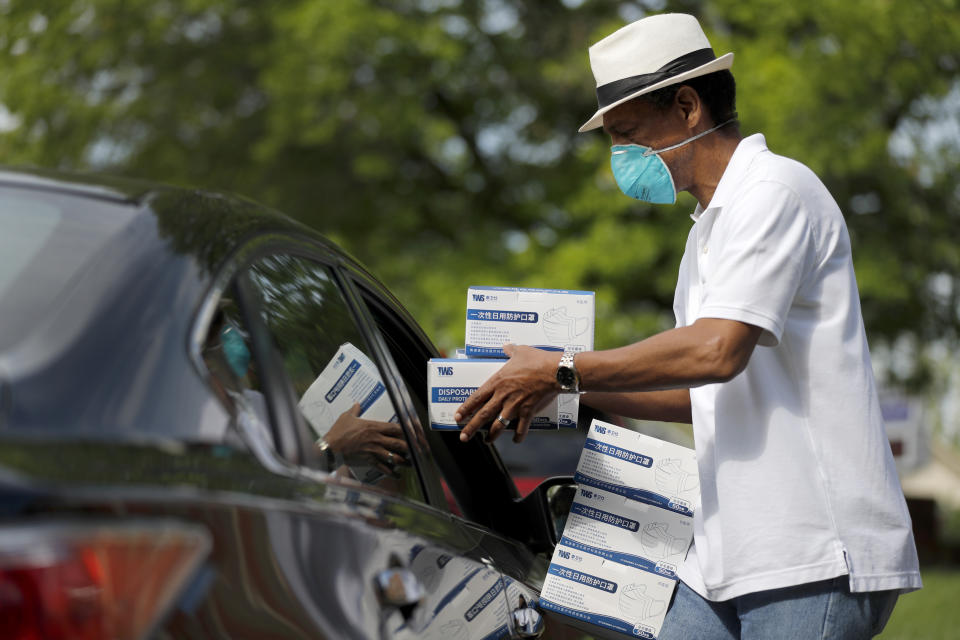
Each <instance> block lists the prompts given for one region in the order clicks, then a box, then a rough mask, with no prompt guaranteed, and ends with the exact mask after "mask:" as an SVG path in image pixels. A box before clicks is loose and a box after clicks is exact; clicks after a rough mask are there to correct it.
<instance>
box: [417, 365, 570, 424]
mask: <svg viewBox="0 0 960 640" xmlns="http://www.w3.org/2000/svg"><path fill="white" fill-rule="evenodd" d="M506 362H507V361H506V360H494V359H491V358H469V359H461V358H433V359H431V360H430V361H429V362H428V363H427V386H428V388H429V391H428V393H429V397H428V398H427V400H428V404H429V407H430V427H431V428H433V429H438V430H446V431H451V430H459V429H460V428H461V427H462V426H464V425H465V424H466V423H467V421H468V419H467V420H464V421H463V422H462V423H460V424H457V422H456V421H455V420H454V418H453V416H454V414H455V413H456V411H457V409H459V408H460V405H462V404H463V403H464V401H466V399H467V398H469V397H470V395H471V394H472V393H473V392H474V391H476V390H477V389H478V388H480V385H482V384H483V383H484V382H486V380H487V378H489V377H490V376H492V375H493V374H494V373H496V371H497V370H498V369H500V367H502V366H503V365H504V364H505V363H506ZM578 398H579V397H578V396H576V394H561V395H559V396H558V397H557V400H556V401H553V402H551V403H550V404H548V405H547V406H546V407H544V408H543V409H542V410H541V411H540V413H539V414H538V415H536V416H534V418H533V420H531V422H530V428H531V429H557V428H558V427H568V428H576V426H577V413H578V412H579V402H578ZM561 409H562V412H561Z"/></svg>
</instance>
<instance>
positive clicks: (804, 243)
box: [698, 181, 816, 346]
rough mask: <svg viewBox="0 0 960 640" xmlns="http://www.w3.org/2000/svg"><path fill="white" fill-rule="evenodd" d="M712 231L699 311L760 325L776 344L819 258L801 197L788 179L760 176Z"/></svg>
mask: <svg viewBox="0 0 960 640" xmlns="http://www.w3.org/2000/svg"><path fill="white" fill-rule="evenodd" d="M711 236H712V237H711V239H710V247H709V249H710V251H711V255H710V268H709V270H708V272H709V276H708V281H707V283H706V291H705V295H704V298H703V303H702V304H701V306H700V312H699V314H698V316H699V317H701V318H724V319H727V320H738V321H740V322H745V323H747V324H752V325H754V326H758V327H760V328H761V329H763V334H761V336H760V341H759V344H761V345H763V346H776V345H777V344H779V343H780V338H781V336H782V334H783V329H784V326H785V325H786V321H787V315H788V313H789V312H790V308H791V306H792V305H793V302H794V299H795V298H796V295H797V292H798V291H799V289H800V287H801V285H802V284H803V281H804V278H806V277H807V274H808V273H809V272H810V270H811V268H812V266H813V265H814V264H815V263H816V243H815V240H814V234H813V231H812V228H811V223H810V219H809V216H808V215H807V212H806V211H805V209H804V207H803V206H802V204H801V201H800V199H799V197H798V196H797V195H796V193H794V192H793V190H791V189H790V188H789V187H787V186H786V185H784V184H781V183H778V182H772V181H770V182H759V183H757V184H756V185H754V186H753V187H751V188H750V189H748V190H747V191H746V192H745V193H743V194H741V195H740V197H738V198H737V202H735V203H732V204H731V205H730V206H728V207H726V208H725V209H724V210H723V211H722V212H721V214H720V217H719V218H718V220H717V223H716V225H715V226H714V229H713V233H712V234H711Z"/></svg>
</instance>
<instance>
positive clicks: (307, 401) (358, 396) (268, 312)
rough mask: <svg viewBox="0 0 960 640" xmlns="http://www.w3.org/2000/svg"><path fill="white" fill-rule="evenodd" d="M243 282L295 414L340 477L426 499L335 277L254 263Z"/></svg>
mask: <svg viewBox="0 0 960 640" xmlns="http://www.w3.org/2000/svg"><path fill="white" fill-rule="evenodd" d="M246 276H248V277H249V280H250V282H251V283H252V284H253V288H254V289H255V290H256V292H257V293H258V294H259V297H260V300H259V307H260V315H261V318H262V320H263V323H264V324H265V325H266V328H267V330H268V333H269V335H270V338H271V339H272V346H273V348H274V349H275V350H276V353H277V354H278V355H279V361H280V362H281V364H282V367H283V369H284V372H285V374H286V376H287V378H288V379H289V383H290V385H291V386H292V391H293V394H292V395H293V397H294V398H296V400H297V411H299V413H300V415H302V417H303V418H304V422H305V424H307V425H309V428H310V429H311V430H312V434H311V440H312V439H315V438H320V437H322V438H324V439H325V441H326V442H327V443H329V445H330V449H331V450H332V453H333V456H332V457H333V459H334V464H333V466H334V467H335V468H336V471H335V472H336V473H337V474H340V475H347V476H350V477H352V478H354V479H356V480H359V481H361V482H363V483H365V484H370V485H375V486H377V487H380V488H381V489H384V490H387V491H389V492H391V493H395V494H399V495H404V496H406V497H409V498H412V499H417V500H422V499H423V496H422V491H421V487H420V481H419V477H418V476H417V473H416V471H415V469H414V468H413V467H412V466H411V465H410V464H409V461H407V457H408V456H409V444H408V442H407V438H406V434H405V432H404V430H403V428H402V426H401V425H400V424H399V419H398V415H397V410H396V408H395V407H394V404H393V400H392V399H391V397H390V394H389V393H388V392H387V389H386V385H385V384H384V380H383V373H382V371H381V369H380V367H379V366H378V365H377V363H376V362H375V361H374V359H373V353H372V351H371V349H370V347H369V345H368V344H367V341H366V339H365V338H364V337H363V333H362V331H361V330H360V328H359V327H358V325H357V322H356V319H355V317H354V314H353V313H352V312H351V310H350V308H349V306H348V303H347V301H346V299H345V297H344V294H343V292H342V290H341V289H340V286H339V285H338V283H337V281H336V279H335V277H334V276H333V273H332V272H331V270H330V269H329V268H328V267H326V266H325V265H323V264H321V263H319V262H315V261H313V260H309V259H306V258H302V257H298V256H291V255H274V256H269V257H265V258H262V259H260V260H257V261H256V262H254V263H253V264H252V265H251V266H250V267H249V269H248V270H247V271H246ZM271 400H272V401H277V400H274V399H272V397H271ZM325 458H326V456H321V457H320V459H321V462H322V461H323V460H324V459H325Z"/></svg>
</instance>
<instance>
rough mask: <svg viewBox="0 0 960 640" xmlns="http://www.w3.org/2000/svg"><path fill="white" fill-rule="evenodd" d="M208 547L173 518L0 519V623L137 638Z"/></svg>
mask: <svg viewBox="0 0 960 640" xmlns="http://www.w3.org/2000/svg"><path fill="white" fill-rule="evenodd" d="M209 550H210V536H209V535H208V534H207V532H206V531H205V530H203V529H200V528H198V527H194V526H191V525H184V524H182V523H173V522H169V521H160V522H149V523H147V522H137V523H131V524H116V525H115V524H104V525H88V524H72V523H65V524H64V523H45V524H41V525H39V526H21V525H17V526H11V527H7V526H2V525H0V629H3V637H4V638H6V639H10V640H65V639H67V638H69V639H70V640H93V639H94V638H96V639H97V640H102V639H117V640H123V639H128V638H129V639H136V638H142V637H144V636H145V635H146V634H147V633H149V632H150V631H151V630H152V629H153V627H154V626H155V625H156V623H157V622H158V621H159V619H160V617H161V616H162V615H163V614H164V613H166V611H167V610H168V608H169V607H170V606H171V605H172V604H173V602H174V598H175V597H176V596H177V594H178V593H180V592H181V591H182V589H183V588H184V586H185V585H186V583H187V580H188V579H189V578H190V576H191V575H192V574H193V572H194V570H195V569H196V568H197V566H198V565H199V563H200V562H201V561H202V560H203V558H204V557H205V556H206V555H207V553H208V552H209Z"/></svg>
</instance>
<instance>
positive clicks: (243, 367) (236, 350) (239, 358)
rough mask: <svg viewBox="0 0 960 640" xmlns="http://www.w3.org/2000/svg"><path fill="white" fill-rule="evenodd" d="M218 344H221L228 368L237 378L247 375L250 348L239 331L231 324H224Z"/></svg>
mask: <svg viewBox="0 0 960 640" xmlns="http://www.w3.org/2000/svg"><path fill="white" fill-rule="evenodd" d="M220 344H221V345H223V357H224V358H226V360H227V364H229V365H230V369H232V370H233V373H234V374H236V376H237V377H238V378H242V377H243V376H245V375H247V367H249V366H250V350H249V349H248V348H247V343H246V342H245V341H244V340H243V336H241V335H240V332H239V331H238V330H237V329H236V327H233V326H231V325H229V324H228V325H226V326H225V327H224V328H223V330H222V331H221V332H220Z"/></svg>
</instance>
